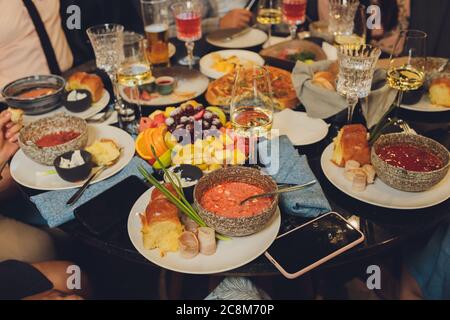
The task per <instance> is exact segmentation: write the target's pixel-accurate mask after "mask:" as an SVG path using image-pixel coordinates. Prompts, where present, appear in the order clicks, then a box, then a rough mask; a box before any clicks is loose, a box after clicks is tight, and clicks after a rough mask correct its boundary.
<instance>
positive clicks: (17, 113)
mask: <svg viewBox="0 0 450 320" xmlns="http://www.w3.org/2000/svg"><path fill="white" fill-rule="evenodd" d="M8 112H9V113H10V114H11V121H12V122H13V123H15V124H22V121H23V110H20V109H13V108H8Z"/></svg>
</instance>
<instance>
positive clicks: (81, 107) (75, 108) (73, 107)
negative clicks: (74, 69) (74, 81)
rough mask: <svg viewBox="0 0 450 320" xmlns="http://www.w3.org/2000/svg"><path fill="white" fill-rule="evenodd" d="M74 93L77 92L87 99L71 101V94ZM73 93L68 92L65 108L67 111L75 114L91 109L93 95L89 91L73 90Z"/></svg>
mask: <svg viewBox="0 0 450 320" xmlns="http://www.w3.org/2000/svg"><path fill="white" fill-rule="evenodd" d="M72 91H76V92H78V93H80V94H85V95H86V97H85V98H84V99H81V100H77V101H69V100H68V98H69V94H70V93H71V92H72ZM72 91H70V92H67V94H66V95H65V98H64V106H65V107H66V109H67V110H69V111H70V112H74V113H78V112H83V111H86V110H87V109H89V108H90V106H91V105H92V94H91V93H90V92H89V91H87V90H72Z"/></svg>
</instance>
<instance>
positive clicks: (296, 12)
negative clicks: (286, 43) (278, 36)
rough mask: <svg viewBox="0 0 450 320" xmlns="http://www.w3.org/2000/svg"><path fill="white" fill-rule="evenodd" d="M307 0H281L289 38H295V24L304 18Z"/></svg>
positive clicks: (298, 23)
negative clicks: (289, 34)
mask: <svg viewBox="0 0 450 320" xmlns="http://www.w3.org/2000/svg"><path fill="white" fill-rule="evenodd" d="M307 4H308V1H307V0H282V3H281V9H282V11H283V20H284V22H286V23H287V24H288V25H289V31H290V33H291V39H292V40H295V39H296V38H297V26H298V25H300V24H303V23H304V22H305V20H306V6H307Z"/></svg>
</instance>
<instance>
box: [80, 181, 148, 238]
mask: <svg viewBox="0 0 450 320" xmlns="http://www.w3.org/2000/svg"><path fill="white" fill-rule="evenodd" d="M148 189H149V187H148V185H146V184H145V183H144V182H143V181H142V180H141V179H139V178H138V177H136V176H131V177H128V178H126V179H125V180H123V181H121V182H119V183H118V184H116V185H115V186H114V187H112V188H110V189H108V190H106V191H105V192H103V193H102V194H100V195H98V196H97V197H95V198H93V199H91V200H90V201H88V202H86V203H85V204H83V205H81V206H80V207H78V208H77V209H75V212H74V213H75V217H76V219H77V220H78V221H80V222H81V223H82V224H83V225H84V226H85V227H86V228H87V229H88V230H89V231H90V232H91V233H93V234H95V235H97V236H100V235H102V234H104V233H105V232H107V231H108V230H110V229H112V228H113V227H114V226H115V225H117V224H118V223H121V222H122V221H124V220H126V219H127V218H128V215H129V214H130V210H131V208H132V207H133V205H134V203H135V202H136V201H137V199H139V197H140V196H141V195H142V194H143V193H144V192H146V191H147V190H148Z"/></svg>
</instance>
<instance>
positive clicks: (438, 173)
mask: <svg viewBox="0 0 450 320" xmlns="http://www.w3.org/2000/svg"><path fill="white" fill-rule="evenodd" d="M399 143H405V144H410V145H414V146H417V147H420V148H423V149H425V150H427V151H429V152H431V153H432V154H434V155H436V156H437V157H438V158H439V159H441V161H442V163H443V164H444V166H443V167H442V168H441V169H439V170H434V171H430V172H417V171H408V170H405V169H403V168H399V167H395V166H393V165H390V164H388V163H387V162H385V161H383V160H382V159H381V158H380V157H379V156H378V155H377V153H376V150H378V149H379V148H380V147H383V146H386V145H392V144H399ZM371 159H372V165H373V166H374V168H375V171H376V172H377V175H378V177H379V178H380V179H381V180H382V181H383V182H384V183H386V184H387V185H388V186H391V187H392V188H394V189H398V190H402V191H407V192H423V191H426V190H429V189H431V188H432V187H434V186H435V185H437V184H438V183H439V182H441V181H442V180H443V179H444V178H445V176H446V175H447V173H448V170H449V161H450V156H449V152H448V150H447V148H445V147H444V146H443V145H441V144H439V143H438V142H436V141H434V140H432V139H429V138H426V137H424V136H420V135H416V134H405V133H392V134H386V135H382V136H381V137H380V138H379V139H378V140H377V141H376V142H375V144H374V146H373V148H372V155H371Z"/></svg>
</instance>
